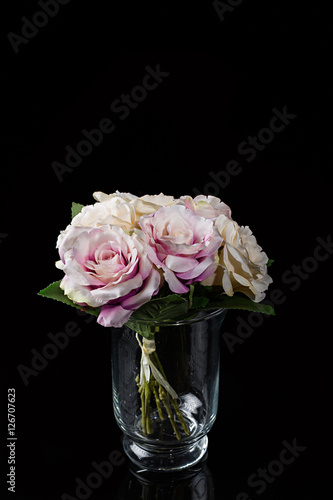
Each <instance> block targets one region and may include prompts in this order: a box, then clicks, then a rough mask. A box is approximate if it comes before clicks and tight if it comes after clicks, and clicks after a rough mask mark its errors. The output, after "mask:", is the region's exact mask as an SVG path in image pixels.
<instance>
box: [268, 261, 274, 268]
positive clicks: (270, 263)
mask: <svg viewBox="0 0 333 500" xmlns="http://www.w3.org/2000/svg"><path fill="white" fill-rule="evenodd" d="M273 262H274V260H273V259H268V262H267V267H269V266H271V265H272V264H273Z"/></svg>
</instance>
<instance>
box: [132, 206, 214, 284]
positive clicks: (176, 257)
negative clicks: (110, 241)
mask: <svg viewBox="0 0 333 500" xmlns="http://www.w3.org/2000/svg"><path fill="white" fill-rule="evenodd" d="M139 225H140V227H141V229H142V231H143V233H144V234H145V237H146V241H147V243H148V245H149V247H150V251H149V257H150V259H151V261H152V262H153V263H154V264H155V265H156V266H157V267H158V268H161V269H162V270H163V273H164V277H165V280H166V281H167V283H168V284H169V288H170V290H171V291H172V292H174V293H185V292H187V291H188V290H189V288H188V286H187V285H190V284H191V283H193V282H195V281H202V280H204V279H205V278H208V277H209V276H211V275H212V274H213V273H214V271H215V269H216V265H217V264H216V262H215V260H216V259H215V256H216V252H217V250H218V248H219V247H220V245H221V244H222V241H223V240H222V237H221V235H220V234H219V232H218V230H217V229H216V228H215V227H214V224H213V222H212V221H211V220H209V219H205V218H204V217H201V216H199V215H197V214H196V213H194V212H193V210H190V209H188V208H186V207H185V206H183V205H173V206H169V207H163V208H160V209H159V210H157V212H155V213H153V214H151V215H147V216H142V217H141V219H140V222H139Z"/></svg>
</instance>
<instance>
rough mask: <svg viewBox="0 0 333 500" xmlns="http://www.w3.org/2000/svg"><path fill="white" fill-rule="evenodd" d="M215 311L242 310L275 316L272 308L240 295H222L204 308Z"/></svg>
mask: <svg viewBox="0 0 333 500" xmlns="http://www.w3.org/2000/svg"><path fill="white" fill-rule="evenodd" d="M208 307H209V309H215V308H224V309H243V310H245V311H253V312H259V313H263V314H271V315H273V316H275V311H274V309H273V307H271V306H268V305H265V304H261V303H260V302H253V300H251V299H249V298H248V297H244V296H241V295H237V294H235V295H233V296H232V297H229V296H228V295H224V296H221V297H218V298H215V299H214V300H212V301H210V302H209V304H208V305H207V306H206V308H208Z"/></svg>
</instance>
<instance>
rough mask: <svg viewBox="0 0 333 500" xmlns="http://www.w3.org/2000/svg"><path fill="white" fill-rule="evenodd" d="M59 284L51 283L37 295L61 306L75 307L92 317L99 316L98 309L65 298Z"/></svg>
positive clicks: (56, 282) (58, 282)
mask: <svg viewBox="0 0 333 500" xmlns="http://www.w3.org/2000/svg"><path fill="white" fill-rule="evenodd" d="M60 283H61V281H55V282H54V283H51V284H50V285H49V286H47V287H46V288H44V289H43V290H41V291H40V292H39V293H38V295H41V296H42V297H47V298H49V299H54V300H57V301H59V302H62V303H63V304H67V305H69V306H72V307H75V308H76V309H80V310H81V311H85V312H87V313H89V314H93V315H94V316H98V315H99V313H100V308H93V307H83V306H80V305H78V304H75V303H74V302H73V301H71V300H70V299H69V298H68V297H67V295H65V294H64V291H63V290H62V289H61V288H60Z"/></svg>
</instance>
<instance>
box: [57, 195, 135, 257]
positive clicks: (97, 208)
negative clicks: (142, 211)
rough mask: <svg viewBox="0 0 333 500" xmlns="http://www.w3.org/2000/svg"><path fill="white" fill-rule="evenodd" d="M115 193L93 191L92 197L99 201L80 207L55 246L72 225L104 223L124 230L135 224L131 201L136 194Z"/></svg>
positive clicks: (84, 225) (88, 225)
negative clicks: (107, 193)
mask: <svg viewBox="0 0 333 500" xmlns="http://www.w3.org/2000/svg"><path fill="white" fill-rule="evenodd" d="M122 194H123V193H118V192H117V193H115V194H112V195H104V193H94V195H93V196H94V198H95V199H98V200H99V201H98V202H97V203H95V204H94V205H87V206H85V207H83V208H82V210H81V212H79V213H78V214H77V215H76V216H75V217H73V219H72V222H71V223H70V224H69V225H68V226H67V228H66V229H65V230H64V231H61V233H60V235H59V237H58V241H57V248H59V246H60V245H61V243H62V241H63V239H64V238H65V236H66V234H67V233H68V232H69V230H70V229H71V228H72V227H101V226H105V225H109V226H119V227H121V228H122V229H124V230H125V231H126V230H127V231H128V230H130V229H132V228H134V227H135V226H136V222H135V221H136V215H135V209H134V207H133V205H132V204H131V201H132V200H133V199H135V198H136V196H134V195H131V194H130V193H126V197H125V196H122Z"/></svg>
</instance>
